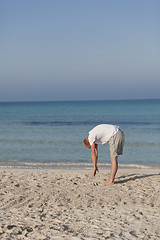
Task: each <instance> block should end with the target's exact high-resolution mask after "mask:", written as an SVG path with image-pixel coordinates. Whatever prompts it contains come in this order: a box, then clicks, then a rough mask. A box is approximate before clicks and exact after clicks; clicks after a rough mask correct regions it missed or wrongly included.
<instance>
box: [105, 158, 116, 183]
mask: <svg viewBox="0 0 160 240" xmlns="http://www.w3.org/2000/svg"><path fill="white" fill-rule="evenodd" d="M117 170H118V157H111V171H110V177H109V179H108V180H107V181H105V182H104V184H107V185H113V184H114V178H115V176H116V173H117Z"/></svg>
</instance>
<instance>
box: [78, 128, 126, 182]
mask: <svg viewBox="0 0 160 240" xmlns="http://www.w3.org/2000/svg"><path fill="white" fill-rule="evenodd" d="M83 143H84V145H85V146H86V147H87V148H90V149H91V158H92V162H93V168H94V172H93V175H94V176H95V175H96V172H99V170H98V167H97V162H98V145H99V144H101V145H103V144H105V143H109V145H110V159H111V171H110V176H109V179H108V180H107V181H105V182H104V184H107V185H113V184H114V179H115V176H116V173H117V170H118V155H122V153H123V145H124V134H123V132H122V131H121V130H120V128H119V126H115V125H110V124H100V125H98V126H96V127H94V128H93V129H92V130H91V131H90V132H89V135H88V137H86V138H85V139H84V141H83Z"/></svg>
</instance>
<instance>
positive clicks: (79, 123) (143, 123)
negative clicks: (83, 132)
mask: <svg viewBox="0 0 160 240" xmlns="http://www.w3.org/2000/svg"><path fill="white" fill-rule="evenodd" d="M80 117H81V116H80ZM102 122H106V123H107V121H106V120H104V119H102V120H98V121H96V120H94V121H92V120H91V121H90V120H89V121H77V120H75V121H31V122H21V123H22V124H25V125H31V126H87V125H90V126H92V125H94V126H95V125H99V124H101V123H102ZM159 123H160V122H157V121H155V122H153V121H149V120H148V121H118V123H117V122H115V121H113V120H112V124H115V125H120V126H121V125H129V126H130V125H133V126H135V125H136V126H154V125H156V126H158V125H159ZM158 129H160V128H158Z"/></svg>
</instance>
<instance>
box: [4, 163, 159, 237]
mask: <svg viewBox="0 0 160 240" xmlns="http://www.w3.org/2000/svg"><path fill="white" fill-rule="evenodd" d="M99 170H100V172H99V173H98V174H97V175H96V176H95V177H93V175H92V174H93V170H92V169H65V170H62V169H54V170H53V169H43V170H42V169H9V168H4V167H3V168H1V169H0V223H1V224H0V239H6V240H9V239H16V240H18V239H29V240H32V239H35V240H41V239H43V240H48V239H53V240H54V239H58V240H61V239H67V240H72V239H76V240H78V239H84V240H85V239H96V240H98V239H125V240H126V239H129V240H131V239H145V240H147V239H152V240H153V239H159V237H160V191H159V190H160V169H159V168H157V169H149V168H148V169H119V170H118V173H117V176H116V180H115V185H114V186H110V187H109V186H103V185H102V182H103V181H104V179H106V178H107V177H108V175H109V169H99Z"/></svg>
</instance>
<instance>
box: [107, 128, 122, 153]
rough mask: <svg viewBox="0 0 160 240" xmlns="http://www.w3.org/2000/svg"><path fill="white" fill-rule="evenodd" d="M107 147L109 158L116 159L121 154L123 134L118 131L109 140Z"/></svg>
mask: <svg viewBox="0 0 160 240" xmlns="http://www.w3.org/2000/svg"><path fill="white" fill-rule="evenodd" d="M109 145H110V155H111V157H117V156H118V155H122V154H123V146H124V133H123V132H122V131H121V130H120V129H119V130H118V132H117V133H116V134H115V135H113V136H112V137H111V138H110V139H109Z"/></svg>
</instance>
